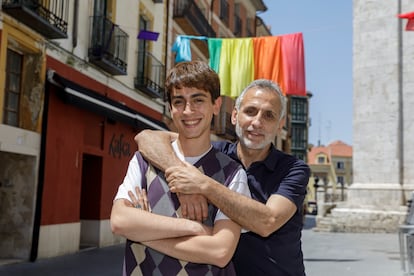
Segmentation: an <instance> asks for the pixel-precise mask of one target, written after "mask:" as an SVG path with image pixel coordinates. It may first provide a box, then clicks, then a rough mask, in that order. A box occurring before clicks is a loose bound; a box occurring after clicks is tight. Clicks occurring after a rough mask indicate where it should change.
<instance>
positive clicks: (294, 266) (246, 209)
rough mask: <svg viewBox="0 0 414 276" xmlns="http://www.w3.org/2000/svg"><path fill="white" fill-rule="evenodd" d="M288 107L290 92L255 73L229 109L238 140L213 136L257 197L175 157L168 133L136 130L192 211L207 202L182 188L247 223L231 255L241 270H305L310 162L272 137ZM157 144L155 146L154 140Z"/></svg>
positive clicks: (245, 272) (145, 152)
mask: <svg viewBox="0 0 414 276" xmlns="http://www.w3.org/2000/svg"><path fill="white" fill-rule="evenodd" d="M285 112H286V99H285V97H284V96H283V94H282V93H281V90H280V88H279V87H278V86H277V85H276V84H274V83H273V82H271V81H269V80H256V81H253V82H252V83H251V84H250V85H248V86H247V87H246V88H245V89H244V90H243V92H242V93H241V95H240V96H239V97H238V98H237V99H236V104H235V107H234V109H233V112H232V123H233V124H234V125H235V127H236V134H237V136H238V138H239V141H238V142H236V143H229V142H215V143H213V144H214V147H215V148H216V149H218V150H220V151H222V152H224V153H226V154H227V155H229V156H230V157H231V158H233V159H234V160H236V161H238V162H240V163H241V164H242V165H243V166H244V168H245V169H246V172H247V176H248V183H249V188H250V191H251V196H252V199H250V198H247V197H244V196H241V195H239V194H237V193H235V192H232V191H231V190H229V189H226V188H225V187H223V186H222V185H220V184H219V183H217V182H216V181H214V180H212V179H211V178H209V177H206V176H205V175H203V174H202V173H201V172H199V171H198V170H196V169H194V168H193V167H192V166H191V165H189V164H186V163H182V162H179V161H178V160H176V158H175V157H174V155H173V153H172V151H171V150H170V149H168V147H162V146H161V145H168V144H170V139H172V135H171V134H166V133H160V132H154V131H144V132H141V133H140V134H138V135H137V136H136V141H137V143H138V146H139V149H140V151H141V152H142V154H143V155H144V156H146V157H147V158H148V159H150V160H152V161H153V162H154V164H157V166H159V167H161V168H162V169H165V173H166V179H167V181H168V182H169V186H170V190H171V191H172V192H176V193H179V194H180V195H181V196H180V200H181V203H182V205H184V206H182V207H184V208H187V211H188V214H189V216H191V217H194V216H196V215H197V216H198V217H200V216H201V214H203V216H204V215H205V204H204V203H201V204H200V203H199V202H200V201H188V196H184V194H197V197H200V195H202V196H204V197H206V198H207V199H208V201H210V202H211V203H212V204H214V205H215V206H217V207H218V208H219V209H221V210H222V211H223V212H224V213H225V214H226V215H227V216H228V217H230V218H231V219H233V220H234V221H235V222H237V223H238V224H240V225H241V226H242V227H243V228H245V229H247V230H250V231H249V232H246V233H244V234H242V235H241V237H240V241H239V244H238V247H237V249H236V253H235V255H234V257H233V262H234V265H235V268H236V272H237V275H305V268H304V264H303V254H302V248H301V231H302V226H303V201H304V198H305V195H306V185H307V183H308V179H309V174H310V170H309V167H308V166H307V165H306V164H305V163H304V162H303V161H302V160H298V159H296V158H295V157H293V156H291V155H288V154H285V153H283V152H281V151H279V150H277V149H276V148H275V147H274V145H273V144H272V142H273V141H274V140H275V137H276V135H277V134H278V133H279V132H280V130H281V129H282V127H283V125H284V118H285ZM154 144H157V147H156V148H155V147H151V146H149V145H154ZM186 197H187V198H186ZM185 199H187V201H185V202H184V200H185ZM201 202H202V201H201Z"/></svg>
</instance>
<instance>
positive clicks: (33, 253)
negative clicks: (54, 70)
mask: <svg viewBox="0 0 414 276" xmlns="http://www.w3.org/2000/svg"><path fill="white" fill-rule="evenodd" d="M49 89H50V84H49V82H48V81H47V77H46V83H45V100H44V107H43V115H42V132H41V138H40V156H39V168H38V179H37V191H36V202H35V212H34V220H33V235H32V248H31V250H30V258H29V260H30V261H31V262H34V261H36V259H37V254H38V249H39V233H40V221H41V215H42V199H43V186H44V179H45V169H46V168H45V159H46V133H47V118H48V111H49V94H50V91H49Z"/></svg>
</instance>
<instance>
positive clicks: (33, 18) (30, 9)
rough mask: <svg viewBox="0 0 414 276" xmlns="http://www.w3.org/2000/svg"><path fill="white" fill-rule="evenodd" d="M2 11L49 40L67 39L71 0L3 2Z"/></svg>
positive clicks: (6, 0)
mask: <svg viewBox="0 0 414 276" xmlns="http://www.w3.org/2000/svg"><path fill="white" fill-rule="evenodd" d="M2 9H3V11H4V12H5V13H7V14H10V15H11V16H13V17H15V18H16V19H18V20H20V21H21V22H22V23H24V24H26V25H27V26H29V27H30V28H33V29H34V30H36V31H38V32H39V33H41V34H43V35H44V36H45V37H47V38H52V39H53V38H66V37H67V34H66V33H67V29H68V15H69V0H3V1H2Z"/></svg>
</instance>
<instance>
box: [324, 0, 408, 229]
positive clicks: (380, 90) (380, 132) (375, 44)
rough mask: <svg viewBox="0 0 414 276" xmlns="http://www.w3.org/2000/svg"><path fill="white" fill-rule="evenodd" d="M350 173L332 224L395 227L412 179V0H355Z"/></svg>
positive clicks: (360, 227)
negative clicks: (407, 26)
mask: <svg viewBox="0 0 414 276" xmlns="http://www.w3.org/2000/svg"><path fill="white" fill-rule="evenodd" d="M353 4H354V6H353V108H354V114H353V174H354V176H353V179H354V183H353V184H352V185H351V186H350V188H349V189H348V200H347V202H346V203H345V204H343V205H341V206H338V207H337V208H335V209H333V210H332V225H333V228H334V231H350V232H351V231H355V232H395V231H396V230H397V229H398V225H399V224H401V223H403V221H404V218H405V214H406V200H407V195H410V194H411V191H412V190H413V184H414V143H413V142H414V141H413V140H414V111H413V110H412V109H414V72H413V71H414V32H409V31H405V30H404V29H405V24H406V22H407V20H406V19H405V20H400V19H398V17H397V14H400V13H406V12H413V11H414V2H413V1H401V0H397V1H382V0H373V1H364V0H354V1H353Z"/></svg>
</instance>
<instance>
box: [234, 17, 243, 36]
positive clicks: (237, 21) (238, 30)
mask: <svg viewBox="0 0 414 276" xmlns="http://www.w3.org/2000/svg"><path fill="white" fill-rule="evenodd" d="M233 33H234V35H235V36H238V37H240V36H241V35H242V20H241V18H240V16H238V15H237V14H235V15H234V31H233Z"/></svg>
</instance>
